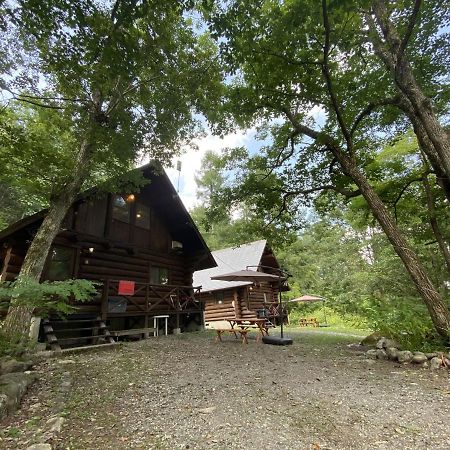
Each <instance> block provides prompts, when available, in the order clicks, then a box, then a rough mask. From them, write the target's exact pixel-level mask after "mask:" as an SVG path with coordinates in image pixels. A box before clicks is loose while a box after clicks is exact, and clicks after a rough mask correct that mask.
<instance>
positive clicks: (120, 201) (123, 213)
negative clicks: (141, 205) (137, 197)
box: [112, 195, 131, 223]
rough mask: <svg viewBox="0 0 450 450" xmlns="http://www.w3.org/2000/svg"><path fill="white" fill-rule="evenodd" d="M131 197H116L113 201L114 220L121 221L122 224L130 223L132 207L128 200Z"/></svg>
mask: <svg viewBox="0 0 450 450" xmlns="http://www.w3.org/2000/svg"><path fill="white" fill-rule="evenodd" d="M129 197H130V196H127V195H115V196H114V200H113V214H112V215H113V219H116V220H120V221H121V222H126V223H130V209H131V208H130V206H131V200H128V199H129Z"/></svg>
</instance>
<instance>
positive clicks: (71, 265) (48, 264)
mask: <svg viewBox="0 0 450 450" xmlns="http://www.w3.org/2000/svg"><path fill="white" fill-rule="evenodd" d="M58 249H60V250H61V249H62V250H64V251H67V252H70V253H71V255H70V258H69V259H68V262H69V267H68V276H67V277H66V278H54V277H50V270H51V264H52V262H54V260H53V254H52V252H53V251H54V250H56V251H57V250H58ZM76 255H77V249H76V248H75V247H66V246H64V245H52V246H51V248H50V251H49V254H48V258H47V261H46V264H45V271H44V279H45V280H48V281H64V280H70V279H72V278H73V277H74V272H75V260H76Z"/></svg>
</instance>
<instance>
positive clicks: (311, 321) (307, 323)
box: [298, 317, 319, 327]
mask: <svg viewBox="0 0 450 450" xmlns="http://www.w3.org/2000/svg"><path fill="white" fill-rule="evenodd" d="M298 324H299V325H300V326H301V327H308V326H310V325H311V326H313V327H318V326H319V321H318V320H317V319H316V318H315V317H310V318H306V317H303V318H301V319H300V320H299V322H298Z"/></svg>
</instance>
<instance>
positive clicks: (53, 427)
mask: <svg viewBox="0 0 450 450" xmlns="http://www.w3.org/2000/svg"><path fill="white" fill-rule="evenodd" d="M64 421H65V419H64V417H51V418H50V419H48V420H47V422H46V425H47V427H49V429H50V432H52V433H61V428H62V426H63V424H64Z"/></svg>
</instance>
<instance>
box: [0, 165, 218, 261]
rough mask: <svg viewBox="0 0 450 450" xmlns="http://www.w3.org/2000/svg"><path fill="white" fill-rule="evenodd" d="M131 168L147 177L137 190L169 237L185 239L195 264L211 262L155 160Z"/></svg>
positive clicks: (26, 225) (31, 220)
mask: <svg viewBox="0 0 450 450" xmlns="http://www.w3.org/2000/svg"><path fill="white" fill-rule="evenodd" d="M134 170H140V171H142V172H143V175H144V177H145V178H147V179H150V180H151V182H150V183H149V184H147V185H145V186H143V187H142V188H141V190H140V192H141V193H142V194H143V195H146V196H147V195H148V196H150V197H151V198H152V206H154V209H155V211H156V212H157V214H158V216H159V217H161V218H162V219H163V220H164V222H165V223H166V225H167V228H168V230H169V232H170V234H171V236H172V239H173V240H176V241H181V242H183V243H185V245H184V249H185V250H186V252H187V253H188V254H189V255H190V256H192V257H195V258H196V259H197V267H198V268H201V269H204V268H208V267H213V266H215V261H214V258H213V257H212V255H211V252H210V250H209V248H208V246H207V245H206V242H205V241H204V239H203V236H202V235H201V234H200V232H199V231H198V228H197V226H196V225H195V223H194V221H193V220H192V217H191V216H190V214H189V213H188V211H187V209H186V207H185V206H184V204H183V202H182V201H181V199H180V196H179V195H178V193H177V191H176V190H175V188H174V187H173V185H172V182H171V181H170V179H169V177H168V176H167V174H166V172H165V171H164V170H163V169H162V168H161V167H160V165H159V164H158V163H157V162H150V163H149V164H146V165H145V166H142V167H139V168H137V169H134ZM98 190H99V188H98V187H94V188H91V189H89V190H88V191H86V192H83V193H81V194H80V195H79V196H78V198H77V200H76V201H75V202H74V203H76V202H78V201H83V200H84V199H85V198H86V197H92V196H94V195H95V193H96V192H97V191H98ZM46 213H47V209H43V210H42V211H39V212H37V213H35V214H33V215H31V216H27V217H25V218H23V219H21V220H19V221H17V222H15V223H13V224H12V225H10V226H9V227H7V228H6V229H4V230H2V231H0V242H2V241H4V240H6V239H7V238H9V237H10V236H12V235H14V234H15V233H17V232H20V231H22V230H25V229H30V228H37V227H38V226H40V224H41V222H42V220H43V219H44V217H45V215H46Z"/></svg>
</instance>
